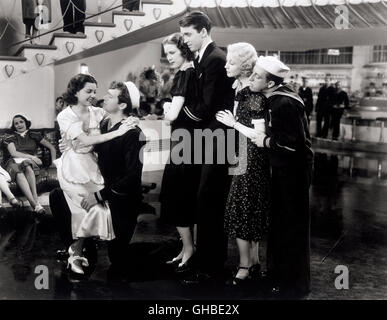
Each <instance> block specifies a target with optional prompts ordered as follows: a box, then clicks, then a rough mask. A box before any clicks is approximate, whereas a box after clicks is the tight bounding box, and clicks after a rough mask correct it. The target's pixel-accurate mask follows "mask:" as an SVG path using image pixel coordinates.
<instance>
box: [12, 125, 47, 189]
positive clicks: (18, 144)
mask: <svg viewBox="0 0 387 320" xmlns="http://www.w3.org/2000/svg"><path fill="white" fill-rule="evenodd" d="M42 140H43V136H42V134H40V133H38V132H31V131H28V132H27V133H26V134H25V136H24V137H23V136H22V135H20V134H17V133H14V134H12V135H11V136H9V137H7V138H6V139H5V140H4V144H5V145H6V146H8V145H9V144H10V143H12V142H13V143H14V144H15V148H16V151H18V152H22V153H27V154H30V155H35V156H36V153H37V150H38V144H39V143H40V141H42ZM7 151H8V150H7ZM7 153H8V157H9V159H8V160H7V162H6V165H5V167H6V170H7V171H8V173H9V175H10V176H11V179H12V181H15V179H16V174H18V173H20V172H24V171H25V169H26V167H28V166H31V167H32V169H33V170H34V172H35V175H38V174H39V166H38V165H37V164H36V163H35V162H34V161H32V160H31V159H26V160H24V161H23V162H21V163H16V162H15V160H14V159H13V158H12V157H11V155H10V154H9V152H7Z"/></svg>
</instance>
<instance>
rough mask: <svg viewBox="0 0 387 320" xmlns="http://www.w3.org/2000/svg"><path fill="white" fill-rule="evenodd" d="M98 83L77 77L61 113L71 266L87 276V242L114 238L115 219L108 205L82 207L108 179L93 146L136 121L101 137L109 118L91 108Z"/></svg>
mask: <svg viewBox="0 0 387 320" xmlns="http://www.w3.org/2000/svg"><path fill="white" fill-rule="evenodd" d="M96 89H97V81H96V80H95V79H94V78H93V77H92V76H90V75H85V74H78V75H77V76H75V77H73V78H72V79H71V80H70V82H69V84H68V87H67V92H66V93H65V94H64V96H63V97H64V99H65V101H66V102H67V103H68V104H69V106H68V107H67V108H65V109H64V110H63V111H61V112H60V113H59V114H58V117H57V121H58V124H59V128H60V132H61V137H62V141H64V142H65V143H66V144H67V145H68V146H69V148H68V149H67V150H65V151H64V152H63V154H62V156H61V157H60V158H59V159H57V160H56V161H55V165H56V167H57V172H58V180H59V184H60V187H61V189H62V190H63V193H64V195H65V198H66V201H67V204H68V206H69V208H70V211H71V229H72V235H73V239H74V240H75V242H74V243H73V244H72V245H71V246H70V248H69V255H70V257H69V259H68V262H69V265H70V266H71V270H72V271H73V272H75V273H79V274H83V273H84V272H83V269H82V266H88V261H87V259H86V258H85V257H84V256H83V253H82V251H83V242H84V239H85V238H88V237H98V238H100V239H102V240H112V239H114V231H113V226H112V219H111V214H110V209H109V207H108V204H107V203H106V204H105V205H101V204H97V205H95V206H94V207H92V208H91V209H90V210H89V211H86V210H84V209H83V208H82V207H81V201H82V198H83V196H86V195H88V194H90V193H94V192H97V191H99V190H101V189H102V188H103V185H104V180H103V177H102V175H101V173H100V171H99V168H98V164H97V158H96V154H95V153H94V152H93V145H94V144H99V143H103V142H105V141H108V140H111V139H114V138H116V137H118V136H121V135H123V134H124V133H125V132H127V131H128V130H130V129H131V128H132V127H133V126H132V123H133V122H134V120H133V119H129V120H128V121H127V122H126V125H121V127H120V128H119V129H118V130H115V131H112V132H109V133H106V134H100V130H99V124H100V122H101V120H102V119H103V118H104V116H105V111H104V110H103V109H102V108H96V107H93V106H92V105H91V103H92V101H93V100H94V99H95V94H96Z"/></svg>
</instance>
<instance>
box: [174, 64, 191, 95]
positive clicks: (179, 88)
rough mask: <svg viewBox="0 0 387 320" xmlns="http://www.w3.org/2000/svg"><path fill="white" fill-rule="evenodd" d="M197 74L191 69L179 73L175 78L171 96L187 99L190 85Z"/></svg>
mask: <svg viewBox="0 0 387 320" xmlns="http://www.w3.org/2000/svg"><path fill="white" fill-rule="evenodd" d="M194 74H195V69H193V68H189V69H187V70H185V71H178V72H177V73H176V75H175V77H174V78H173V84H172V89H171V95H172V96H173V97H174V96H180V97H186V96H187V93H188V91H189V89H190V88H189V84H190V82H191V80H192V77H193V76H194Z"/></svg>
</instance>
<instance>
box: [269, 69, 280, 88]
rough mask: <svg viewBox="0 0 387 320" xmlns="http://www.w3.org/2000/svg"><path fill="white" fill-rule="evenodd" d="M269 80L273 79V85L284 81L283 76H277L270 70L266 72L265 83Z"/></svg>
mask: <svg viewBox="0 0 387 320" xmlns="http://www.w3.org/2000/svg"><path fill="white" fill-rule="evenodd" d="M269 81H274V85H276V86H277V85H279V84H282V83H283V82H284V78H281V77H278V76H276V75H274V74H272V73H270V72H266V83H267V82H269Z"/></svg>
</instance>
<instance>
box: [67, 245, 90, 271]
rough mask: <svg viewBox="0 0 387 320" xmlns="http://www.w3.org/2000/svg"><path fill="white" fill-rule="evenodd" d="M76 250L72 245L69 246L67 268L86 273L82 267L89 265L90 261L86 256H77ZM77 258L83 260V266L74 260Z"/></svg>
mask: <svg viewBox="0 0 387 320" xmlns="http://www.w3.org/2000/svg"><path fill="white" fill-rule="evenodd" d="M74 254H75V252H74V250H73V248H71V246H70V247H69V258H68V259H67V268H70V269H71V271H73V272H74V273H78V274H85V272H84V271H83V269H82V267H88V266H89V261H88V260H87V259H86V258H85V257H81V256H75V255H74ZM77 260H81V265H82V267H80V266H78V265H76V264H75V263H74V262H75V261H77Z"/></svg>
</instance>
